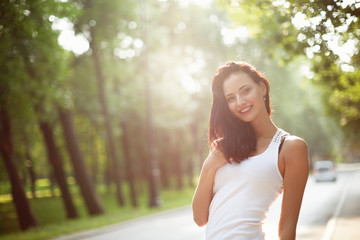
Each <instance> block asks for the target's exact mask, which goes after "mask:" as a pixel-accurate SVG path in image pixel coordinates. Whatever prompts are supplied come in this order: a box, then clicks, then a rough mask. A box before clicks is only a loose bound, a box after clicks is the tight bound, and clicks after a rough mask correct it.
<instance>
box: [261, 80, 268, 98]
mask: <svg viewBox="0 0 360 240" xmlns="http://www.w3.org/2000/svg"><path fill="white" fill-rule="evenodd" d="M259 85H260V88H261V93H262V96H263V97H265V96H266V93H267V91H268V90H267V87H266V85H265V83H264V82H263V81H260V82H259Z"/></svg>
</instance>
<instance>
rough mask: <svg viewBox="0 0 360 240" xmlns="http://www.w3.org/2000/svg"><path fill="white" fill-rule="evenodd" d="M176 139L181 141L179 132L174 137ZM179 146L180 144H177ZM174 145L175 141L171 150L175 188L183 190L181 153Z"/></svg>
mask: <svg viewBox="0 0 360 240" xmlns="http://www.w3.org/2000/svg"><path fill="white" fill-rule="evenodd" d="M176 136H177V138H178V139H183V137H182V133H181V131H180V130H179V131H178V134H177V135H176ZM179 146H180V144H179ZM179 146H178V145H177V144H176V141H175V143H174V144H172V146H171V148H172V149H173V151H172V152H173V164H174V165H173V167H174V172H175V178H176V188H177V189H178V190H181V189H182V188H183V170H182V164H181V153H180V150H181V149H180V148H179Z"/></svg>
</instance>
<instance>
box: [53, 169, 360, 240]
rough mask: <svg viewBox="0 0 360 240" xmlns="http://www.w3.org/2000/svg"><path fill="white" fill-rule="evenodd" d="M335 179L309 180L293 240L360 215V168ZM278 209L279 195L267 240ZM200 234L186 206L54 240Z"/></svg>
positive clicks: (159, 239)
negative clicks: (338, 221) (341, 219)
mask: <svg viewBox="0 0 360 240" xmlns="http://www.w3.org/2000/svg"><path fill="white" fill-rule="evenodd" d="M337 176H338V178H337V181H336V182H321V183H316V182H315V181H314V179H313V178H312V177H310V178H309V180H308V184H307V187H306V189H305V193H304V198H303V204H302V208H301V212H300V216H299V222H298V228H297V238H296V239H297V240H315V239H316V240H320V239H322V240H328V239H330V238H327V237H326V236H325V235H328V236H334V235H335V233H336V231H335V228H334V226H335V225H334V223H336V219H337V218H338V217H342V218H347V217H353V216H354V215H356V216H357V217H359V216H360V207H359V202H360V198H359V197H360V168H359V167H357V168H355V167H349V166H343V167H341V168H340V169H339V170H338V173H337ZM280 206H281V196H280V197H279V198H278V199H277V200H276V201H275V202H274V204H273V205H272V207H271V209H270V211H269V213H268V219H267V220H266V222H265V224H264V231H265V234H266V239H267V240H272V239H276V236H277V224H278V220H279V213H280ZM204 231H205V227H202V228H199V227H197V226H196V225H195V223H194V222H193V220H192V212H191V207H190V206H186V207H182V208H178V209H174V210H170V211H166V212H162V213H157V214H153V215H151V216H147V217H142V218H139V219H135V220H131V221H127V222H123V223H119V224H114V225H111V226H108V227H104V228H100V229H95V230H91V231H86V232H82V233H78V234H74V235H70V236H64V237H60V238H57V240H73V239H90V240H100V239H101V240H103V239H109V240H111V239H127V240H140V239H141V240H143V239H156V240H165V239H166V240H169V239H171V240H180V239H181V240H183V239H186V240H196V239H203V236H204ZM339 239H342V238H339ZM359 239H360V238H359Z"/></svg>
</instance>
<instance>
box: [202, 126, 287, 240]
mask: <svg viewBox="0 0 360 240" xmlns="http://www.w3.org/2000/svg"><path fill="white" fill-rule="evenodd" d="M286 134H287V133H286V132H285V131H283V130H281V129H278V130H277V131H276V133H275V135H274V136H273V138H272V140H271V142H270V144H269V146H268V147H267V149H266V150H265V151H264V152H263V153H261V154H259V155H256V156H253V157H249V158H248V159H246V160H244V161H242V162H241V163H240V164H239V163H231V164H225V165H223V166H222V167H220V168H219V169H218V170H217V172H216V174H215V179H214V187H213V193H214V197H213V199H212V201H211V204H210V207H209V219H208V223H207V227H206V231H205V239H206V240H249V239H251V240H263V239H264V233H263V231H262V224H263V221H264V219H265V216H266V213H267V211H268V209H269V207H270V205H271V204H272V203H273V202H274V201H275V199H276V197H277V196H278V195H279V194H280V193H281V191H282V186H283V179H282V176H281V174H280V171H279V168H278V151H279V145H280V142H281V137H282V136H284V135H286Z"/></svg>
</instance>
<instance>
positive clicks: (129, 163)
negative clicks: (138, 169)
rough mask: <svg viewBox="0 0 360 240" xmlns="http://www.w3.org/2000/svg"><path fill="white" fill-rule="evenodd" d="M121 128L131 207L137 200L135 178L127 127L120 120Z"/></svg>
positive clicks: (134, 205)
mask: <svg viewBox="0 0 360 240" xmlns="http://www.w3.org/2000/svg"><path fill="white" fill-rule="evenodd" d="M120 125H121V128H122V133H123V135H122V145H123V149H124V157H125V168H126V173H127V180H128V182H129V186H130V194H131V204H132V206H133V207H137V206H138V200H137V195H136V189H135V178H134V171H133V165H132V162H133V161H132V159H131V157H130V146H129V145H130V144H129V143H130V140H129V134H128V128H127V124H126V123H125V122H124V121H122V122H121V123H120Z"/></svg>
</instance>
